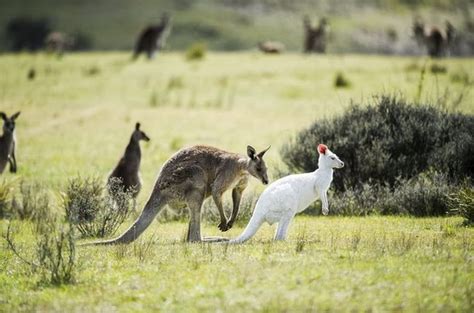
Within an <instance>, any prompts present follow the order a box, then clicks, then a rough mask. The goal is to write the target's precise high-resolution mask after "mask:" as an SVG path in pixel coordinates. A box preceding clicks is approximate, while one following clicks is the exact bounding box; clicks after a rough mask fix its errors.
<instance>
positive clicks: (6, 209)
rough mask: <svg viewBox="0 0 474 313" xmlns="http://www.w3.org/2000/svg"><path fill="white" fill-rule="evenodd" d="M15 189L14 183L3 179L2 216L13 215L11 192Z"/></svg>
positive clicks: (1, 191) (0, 195)
mask: <svg viewBox="0 0 474 313" xmlns="http://www.w3.org/2000/svg"><path fill="white" fill-rule="evenodd" d="M12 191H13V183H12V182H11V181H7V180H5V179H3V180H2V181H1V182H0V218H8V217H11V214H12V203H11V194H12Z"/></svg>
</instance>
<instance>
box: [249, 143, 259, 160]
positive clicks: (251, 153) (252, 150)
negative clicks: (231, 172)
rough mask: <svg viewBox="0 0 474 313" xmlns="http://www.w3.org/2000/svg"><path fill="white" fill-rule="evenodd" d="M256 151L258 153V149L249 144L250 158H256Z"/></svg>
mask: <svg viewBox="0 0 474 313" xmlns="http://www.w3.org/2000/svg"><path fill="white" fill-rule="evenodd" d="M256 153H257V151H256V150H255V148H254V147H252V146H247V155H248V156H249V158H251V159H252V160H255V154H256Z"/></svg>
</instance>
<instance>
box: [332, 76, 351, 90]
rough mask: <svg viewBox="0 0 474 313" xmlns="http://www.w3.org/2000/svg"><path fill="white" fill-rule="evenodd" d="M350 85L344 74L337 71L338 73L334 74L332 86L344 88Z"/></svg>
mask: <svg viewBox="0 0 474 313" xmlns="http://www.w3.org/2000/svg"><path fill="white" fill-rule="evenodd" d="M350 86H351V83H350V82H349V80H348V79H347V78H346V76H344V74H343V73H340V72H339V73H337V74H336V78H334V87H336V88H346V87H350Z"/></svg>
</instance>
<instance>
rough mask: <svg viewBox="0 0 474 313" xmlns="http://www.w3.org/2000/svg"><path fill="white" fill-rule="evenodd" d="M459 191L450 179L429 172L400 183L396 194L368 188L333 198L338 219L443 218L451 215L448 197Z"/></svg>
mask: <svg viewBox="0 0 474 313" xmlns="http://www.w3.org/2000/svg"><path fill="white" fill-rule="evenodd" d="M454 189H455V187H454V186H452V185H451V184H450V183H449V181H448V180H447V177H446V175H442V174H440V173H435V172H428V173H422V174H420V175H418V176H416V177H413V178H411V179H408V180H405V179H403V180H399V181H397V183H396V186H395V187H394V188H393V191H392V190H391V189H390V188H388V187H386V186H379V185H378V186H377V185H376V186H374V185H369V184H364V185H362V186H361V187H360V188H357V189H348V190H346V191H344V192H341V193H337V194H335V195H332V196H331V200H330V211H331V212H332V213H331V214H336V215H350V216H354V215H355V216H361V215H370V214H384V215H388V214H395V215H398V214H408V215H413V216H442V215H446V213H447V212H448V211H449V198H448V195H449V194H450V193H451V192H452V191H453V190H454Z"/></svg>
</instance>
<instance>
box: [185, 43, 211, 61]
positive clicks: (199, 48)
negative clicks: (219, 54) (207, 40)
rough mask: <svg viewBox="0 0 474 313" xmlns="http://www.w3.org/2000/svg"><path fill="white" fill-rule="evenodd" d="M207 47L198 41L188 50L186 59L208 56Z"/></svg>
mask: <svg viewBox="0 0 474 313" xmlns="http://www.w3.org/2000/svg"><path fill="white" fill-rule="evenodd" d="M206 51H207V47H206V45H205V44H203V43H200V42H197V43H194V44H193V45H191V47H189V48H188V49H187V50H186V59H187V60H189V61H194V60H201V59H203V58H204V57H205V56H206Z"/></svg>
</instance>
